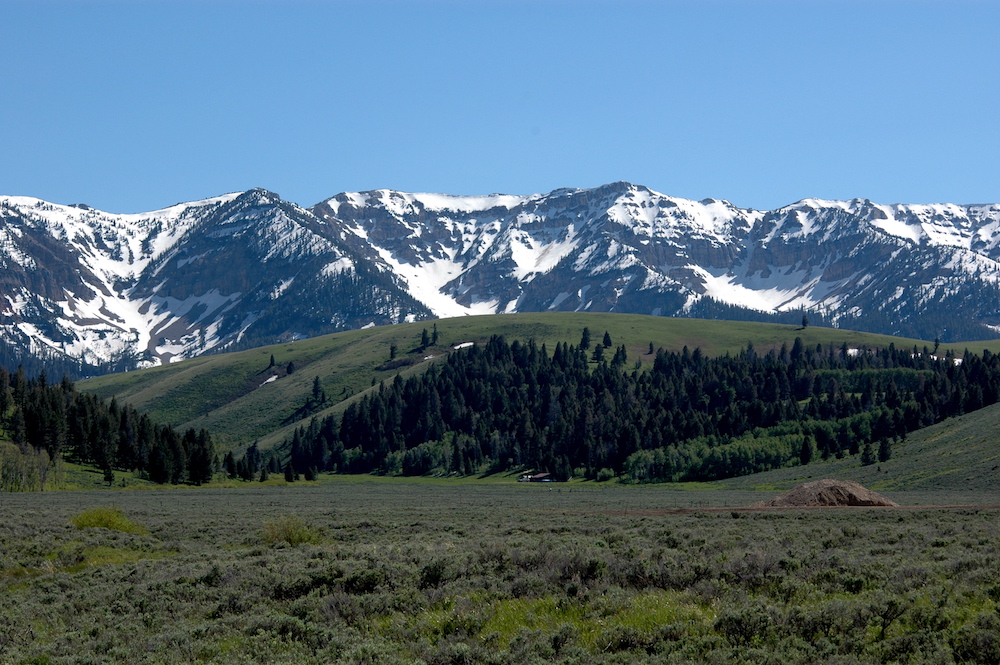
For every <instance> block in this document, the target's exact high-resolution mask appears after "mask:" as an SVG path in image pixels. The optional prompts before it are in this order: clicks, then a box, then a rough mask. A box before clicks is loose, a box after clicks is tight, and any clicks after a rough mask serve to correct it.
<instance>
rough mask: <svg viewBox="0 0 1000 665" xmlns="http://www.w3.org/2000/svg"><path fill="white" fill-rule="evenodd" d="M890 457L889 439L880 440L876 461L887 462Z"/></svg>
mask: <svg viewBox="0 0 1000 665" xmlns="http://www.w3.org/2000/svg"><path fill="white" fill-rule="evenodd" d="M891 457H892V443H891V442H890V441H889V439H882V440H881V441H880V442H879V445H878V461H879V462H888V461H889V458H891Z"/></svg>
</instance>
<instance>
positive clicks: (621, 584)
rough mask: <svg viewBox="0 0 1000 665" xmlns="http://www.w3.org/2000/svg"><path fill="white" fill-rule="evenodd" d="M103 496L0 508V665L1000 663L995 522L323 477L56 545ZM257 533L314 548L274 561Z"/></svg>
mask: <svg viewBox="0 0 1000 665" xmlns="http://www.w3.org/2000/svg"><path fill="white" fill-rule="evenodd" d="M108 496H109V493H108V492H100V493H85V494H69V493H44V494H37V493H36V494H34V495H27V494H22V495H7V496H6V497H5V500H4V511H5V512H4V517H5V518H4V520H3V522H2V523H0V653H2V654H3V655H2V657H0V660H2V661H3V662H11V663H20V662H146V663H175V662H198V661H204V662H213V663H270V662H286V663H291V662H295V663H329V662H337V663H364V662H379V663H468V662H479V663H498V664H499V663H505V664H507V663H510V664H515V665H516V664H518V663H538V662H553V663H566V664H569V663H581V662H587V663H626V662H628V663H633V662H643V663H687V662H727V663H730V662H731V663H774V662H781V663H817V662H828V663H834V662H835V663H884V662H899V663H931V662H935V663H942V662H943V663H948V662H979V663H986V662H997V659H998V658H1000V651H998V649H1000V620H998V618H997V617H998V602H1000V558H998V555H997V553H996V548H995V543H996V542H997V539H998V537H1000V520H998V519H997V517H998V515H997V511H996V509H995V508H983V507H980V508H976V507H967V508H962V509H947V510H943V509H905V508H904V509H896V508H865V509H856V508H855V509H822V510H815V509H813V510H780V511H752V510H747V509H745V508H739V507H736V506H741V505H743V506H745V505H749V504H750V503H752V502H753V501H754V500H756V499H759V498H765V497H766V496H768V495H766V494H764V495H762V494H760V493H739V492H728V493H716V492H704V491H690V490H683V491H682V490H679V489H674V488H673V486H663V485H646V486H626V485H620V484H607V483H605V484H597V483H592V482H591V483H570V484H566V485H558V486H556V485H548V486H542V485H532V484H524V483H521V484H519V483H516V482H514V479H513V478H508V479H507V481H506V482H504V483H478V484H476V483H469V482H462V481H456V482H448V481H428V480H408V479H387V478H381V479H380V478H368V479H366V480H360V479H356V478H351V477H344V478H331V479H327V481H326V482H324V483H323V484H319V485H317V484H309V485H301V486H298V487H297V488H296V489H294V490H290V489H286V488H267V487H261V486H260V485H256V484H255V485H249V486H245V487H243V488H237V489H229V490H218V489H212V488H201V489H194V488H191V489H177V490H171V491H149V492H138V493H137V492H127V493H124V492H123V493H120V494H117V495H116V496H114V499H115V501H116V502H120V503H122V504H123V505H124V504H126V503H127V511H128V515H129V517H130V518H131V519H133V520H135V521H137V522H141V523H142V524H144V525H146V526H147V527H148V528H149V531H150V535H148V536H142V535H136V534H128V533H122V532H120V531H114V530H108V529H84V530H78V529H76V528H74V527H72V526H70V524H69V518H70V517H72V516H73V515H77V514H79V513H80V511H81V509H84V510H86V509H88V508H93V507H98V508H99V507H102V506H104V505H106V503H107V501H108ZM891 496H892V498H894V499H895V500H897V501H898V502H900V503H901V504H904V505H906V504H912V503H913V502H915V501H917V500H919V501H921V502H924V503H934V502H936V501H938V499H937V498H936V496H935V495H934V494H925V495H920V496H916V495H909V494H906V493H895V494H892V495H891ZM695 503H696V504H699V505H710V506H722V505H729V506H733V507H730V508H721V507H720V508H705V509H700V510H698V509H696V510H692V509H691V508H689V507H688V506H690V505H692V504H695ZM264 521H268V522H273V523H276V524H282V525H284V527H291V528H289V529H288V531H289V532H290V533H294V532H297V531H298V529H300V528H302V527H303V526H304V527H305V528H306V529H307V530H308V531H311V532H314V533H319V532H320V531H321V532H322V538H320V539H310V542H301V543H299V544H298V545H297V546H295V547H291V546H287V545H288V542H287V541H285V540H283V539H282V540H279V541H277V542H280V543H282V544H283V545H286V546H274V545H271V544H269V543H267V542H265V541H264V540H262V535H261V534H262V531H261V524H262V523H263V522H264ZM282 530H284V529H282ZM109 625H113V626H115V630H109V629H108V626H109Z"/></svg>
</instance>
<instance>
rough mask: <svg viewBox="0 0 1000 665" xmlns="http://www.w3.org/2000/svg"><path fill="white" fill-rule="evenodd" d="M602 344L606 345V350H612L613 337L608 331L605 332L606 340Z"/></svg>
mask: <svg viewBox="0 0 1000 665" xmlns="http://www.w3.org/2000/svg"><path fill="white" fill-rule="evenodd" d="M601 344H603V345H604V348H605V349H610V348H611V344H612V342H611V335H610V334H609V333H608V331H607V330H605V331H604V340H603V341H601Z"/></svg>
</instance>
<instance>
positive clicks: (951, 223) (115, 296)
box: [0, 182, 1000, 374]
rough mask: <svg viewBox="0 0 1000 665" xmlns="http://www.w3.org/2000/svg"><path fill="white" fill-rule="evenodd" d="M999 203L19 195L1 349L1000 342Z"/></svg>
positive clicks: (13, 206)
mask: <svg viewBox="0 0 1000 665" xmlns="http://www.w3.org/2000/svg"><path fill="white" fill-rule="evenodd" d="M998 281H1000V205H998V204H984V205H956V204H927V205H904V204H894V205H884V204H877V203H873V202H871V201H868V200H865V199H853V200H850V201H826V200H819V199H805V200H802V201H799V202H797V203H794V204H792V205H788V206H785V207H783V208H779V209H777V210H772V211H758V210H752V209H742V208H738V207H736V206H734V205H732V204H731V203H729V202H727V201H722V200H715V199H705V200H702V201H691V200H687V199H682V198H676V197H671V196H666V195H663V194H660V193H657V192H655V191H652V190H650V189H648V188H646V187H643V186H640V185H635V184H631V183H627V182H617V183H611V184H608V185H604V186H601V187H596V188H592V189H559V190H556V191H553V192H550V193H548V194H538V195H532V196H510V195H499V194H497V195H490V196H475V197H471V196H451V195H442V194H415V193H405V192H398V191H392V190H376V191H370V192H357V193H343V194H338V195H336V196H334V197H332V198H329V199H327V200H325V201H322V202H320V203H318V204H316V205H314V206H312V207H311V208H303V207H301V206H299V205H296V204H294V203H291V202H289V201H285V200H283V199H282V198H281V197H279V196H278V195H277V194H274V193H272V192H269V191H266V190H263V189H252V190H249V191H246V192H242V193H233V194H227V195H223V196H218V197H215V198H211V199H206V200H202V201H195V202H191V203H182V204H178V205H175V206H171V207H169V208H165V209H163V210H157V211H153V212H149V213H141V214H111V213H106V212H102V211H99V210H95V209H92V208H90V207H89V206H86V205H82V204H76V205H59V204H55V203H50V202H46V201H42V200H39V199H34V198H28V197H16V196H3V197H0V352H2V356H3V357H2V358H0V359H2V360H4V361H6V362H7V364H10V363H12V362H14V361H23V360H24V359H35V360H39V359H41V360H42V361H44V362H48V363H55V362H63V363H67V362H69V363H75V364H76V366H77V369H78V373H81V374H87V373H98V372H102V371H112V370H121V369H131V368H136V367H145V366H152V365H157V364H161V363H167V362H172V361H176V360H180V359H183V358H190V357H194V356H198V355H201V354H204V353H210V352H220V351H225V350H235V349H239V348H249V347H252V346H258V345H262V344H268V343H274V342H279V341H286V340H293V339H300V338H304V337H311V336H315V335H319V334H324V333H328V332H335V331H339V330H345V329H351V328H361V327H365V326H371V325H385V324H392V323H399V322H403V321H415V320H423V319H430V318H435V317H453V316H462V315H468V314H496V313H510V312H529V311H552V310H558V311H594V312H598V311H600V312H609V311H614V312H631V313H642V314H654V315H664V316H695V317H704V318H730V319H752V320H785V321H788V322H790V323H798V322H800V321H801V320H802V317H803V316H807V318H808V320H809V321H810V322H814V323H817V324H825V325H832V326H839V327H845V328H854V329H859V330H868V331H873V332H880V333H888V334H896V335H904V336H909V337H915V338H921V339H928V340H929V339H934V338H939V339H941V340H942V341H958V340H973V339H986V338H996V337H998V336H1000V334H998V331H1000V289H998Z"/></svg>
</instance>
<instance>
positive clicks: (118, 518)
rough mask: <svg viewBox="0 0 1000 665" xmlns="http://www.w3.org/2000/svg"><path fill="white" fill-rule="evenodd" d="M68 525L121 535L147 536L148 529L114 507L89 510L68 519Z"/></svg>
mask: <svg viewBox="0 0 1000 665" xmlns="http://www.w3.org/2000/svg"><path fill="white" fill-rule="evenodd" d="M69 521H70V524H72V525H73V526H75V527H76V528H77V529H108V530H109V531H121V532H122V533H135V534H139V535H149V529H147V528H146V527H144V526H142V525H141V524H137V523H135V522H133V521H132V520H130V519H129V518H128V517H126V516H125V513H124V512H123V511H122V509H121V508H117V507H114V506H110V507H104V508H89V509H87V510H85V511H83V512H82V513H78V514H76V515H73V516H72V517H71V518H69Z"/></svg>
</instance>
